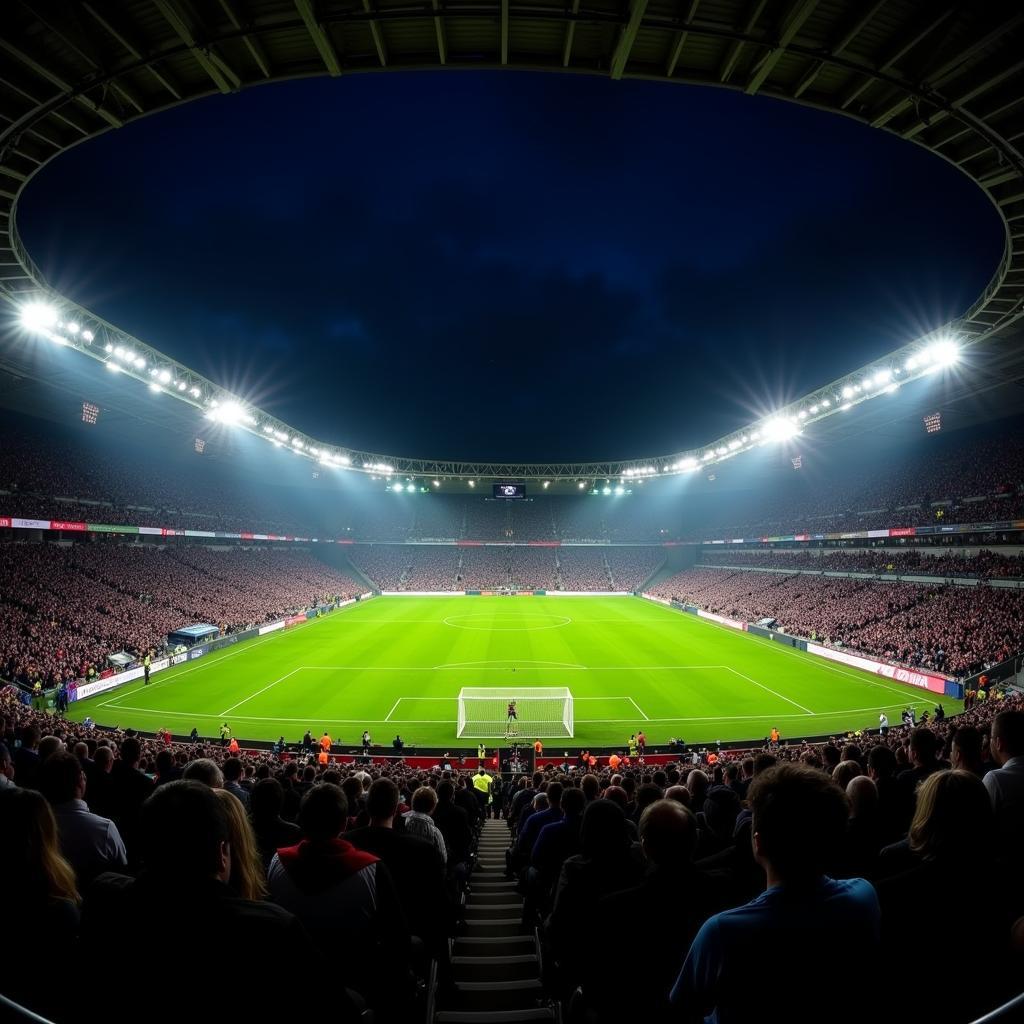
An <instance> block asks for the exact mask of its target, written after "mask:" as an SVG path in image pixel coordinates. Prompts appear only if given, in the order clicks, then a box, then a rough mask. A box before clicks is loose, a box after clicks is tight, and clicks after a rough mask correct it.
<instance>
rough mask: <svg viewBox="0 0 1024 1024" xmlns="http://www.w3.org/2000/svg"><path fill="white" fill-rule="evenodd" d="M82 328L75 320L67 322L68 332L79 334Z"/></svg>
mask: <svg viewBox="0 0 1024 1024" xmlns="http://www.w3.org/2000/svg"><path fill="white" fill-rule="evenodd" d="M81 329H82V328H81V327H80V326H79V325H78V324H77V323H76V322H75V321H74V320H69V321H68V322H67V326H66V330H67V332H68V334H77V333H78V332H79V331H80V330H81Z"/></svg>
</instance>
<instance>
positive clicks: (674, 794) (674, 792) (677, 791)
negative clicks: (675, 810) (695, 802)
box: [665, 786, 690, 808]
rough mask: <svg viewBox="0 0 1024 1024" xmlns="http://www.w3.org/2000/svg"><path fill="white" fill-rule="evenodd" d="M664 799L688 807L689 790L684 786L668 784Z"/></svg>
mask: <svg viewBox="0 0 1024 1024" xmlns="http://www.w3.org/2000/svg"><path fill="white" fill-rule="evenodd" d="M665 799H666V800H675V802H676V803H677V804H682V805H683V807H686V808H689V806H690V791H689V790H688V789H687V788H686V787H685V786H669V787H668V789H666V790H665Z"/></svg>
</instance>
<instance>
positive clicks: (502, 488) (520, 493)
mask: <svg viewBox="0 0 1024 1024" xmlns="http://www.w3.org/2000/svg"><path fill="white" fill-rule="evenodd" d="M493 493H494V497H496V498H525V497H526V484H495V485H494V491H493Z"/></svg>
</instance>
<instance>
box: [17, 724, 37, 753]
mask: <svg viewBox="0 0 1024 1024" xmlns="http://www.w3.org/2000/svg"><path fill="white" fill-rule="evenodd" d="M20 735H21V745H22V746H23V747H25V748H26V749H27V750H37V749H38V747H39V737H40V736H42V733H41V732H40V731H39V726H38V725H24V726H22V727H21V732H20Z"/></svg>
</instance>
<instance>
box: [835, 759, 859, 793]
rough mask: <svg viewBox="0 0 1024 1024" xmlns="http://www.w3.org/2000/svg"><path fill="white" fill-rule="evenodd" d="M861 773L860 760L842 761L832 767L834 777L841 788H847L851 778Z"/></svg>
mask: <svg viewBox="0 0 1024 1024" xmlns="http://www.w3.org/2000/svg"><path fill="white" fill-rule="evenodd" d="M860 773H861V768H860V763H859V762H858V761H853V760H849V761H840V762H839V764H837V765H836V766H835V768H833V769H832V778H833V779H834V780H835V783H836V785H837V786H838V787H839V788H840V789H843V790H845V789H846V787H847V786H848V785H849V784H850V782H851V780H853V779H855V778H857V776H858V775H860Z"/></svg>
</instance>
